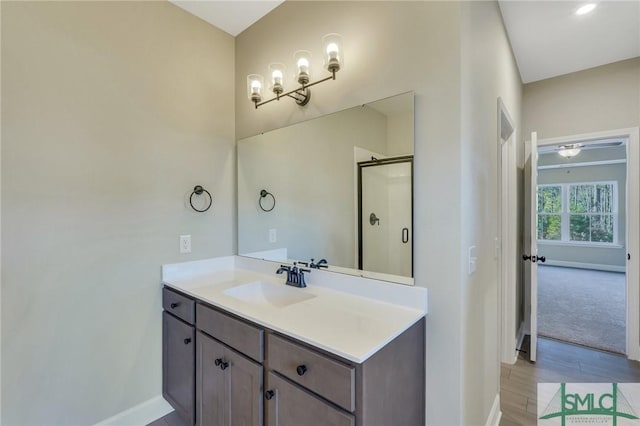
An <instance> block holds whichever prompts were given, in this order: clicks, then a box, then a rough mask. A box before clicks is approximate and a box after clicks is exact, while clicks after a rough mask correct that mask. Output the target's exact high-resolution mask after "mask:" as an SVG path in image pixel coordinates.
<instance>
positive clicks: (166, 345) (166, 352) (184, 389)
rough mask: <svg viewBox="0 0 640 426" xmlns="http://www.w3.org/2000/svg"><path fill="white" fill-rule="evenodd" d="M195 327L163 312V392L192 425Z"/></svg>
mask: <svg viewBox="0 0 640 426" xmlns="http://www.w3.org/2000/svg"><path fill="white" fill-rule="evenodd" d="M194 333H195V332H194V328H193V327H192V326H190V325H188V324H185V323H184V322H182V321H180V320H179V319H177V318H176V317H174V316H172V315H171V314H168V313H167V312H163V313H162V370H163V374H162V394H163V396H164V397H165V399H166V400H167V401H168V402H169V403H170V404H171V405H172V406H173V408H175V410H176V412H177V413H178V414H179V415H180V416H181V417H182V418H183V419H184V420H185V421H186V422H188V424H191V425H192V424H194V410H195V349H194V347H195V335H194Z"/></svg>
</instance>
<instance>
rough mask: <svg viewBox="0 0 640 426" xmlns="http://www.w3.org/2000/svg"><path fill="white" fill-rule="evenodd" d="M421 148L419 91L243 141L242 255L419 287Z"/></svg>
mask: <svg viewBox="0 0 640 426" xmlns="http://www.w3.org/2000/svg"><path fill="white" fill-rule="evenodd" d="M413 145H414V96H413V93H404V94H401V95H397V96H393V97H390V98H386V99H382V100H379V101H376V102H372V103H369V104H366V105H361V106H357V107H354V108H350V109H347V110H344V111H340V112H337V113H334V114H330V115H326V116H323V117H319V118H315V119H312V120H309V121H305V122H301V123H297V124H294V125H291V126H289V127H284V128H281V129H277V130H273V131H270V132H267V133H263V134H260V135H256V136H252V137H249V138H246V139H242V140H240V141H238V253H239V254H240V255H242V256H250V257H256V258H261V259H266V260H272V261H276V262H288V263H291V262H293V261H302V262H306V263H310V262H311V259H313V262H314V264H320V265H321V266H320V267H323V268H324V267H328V270H330V271H335V272H341V273H350V274H357V275H363V276H371V277H375V278H380V279H385V280H389V281H394V282H399V283H403V284H412V283H413V278H412V277H413ZM323 260H324V261H323ZM325 261H326V263H325Z"/></svg>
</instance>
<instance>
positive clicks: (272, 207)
mask: <svg viewBox="0 0 640 426" xmlns="http://www.w3.org/2000/svg"><path fill="white" fill-rule="evenodd" d="M268 195H271V198H272V199H273V205H272V206H271V208H270V209H265V208H264V206H263V205H262V199H263V198H266V197H267V196H268ZM258 204H259V205H260V208H261V209H262V211H265V212H270V211H271V210H273V209H274V208H275V207H276V197H274V196H273V194H272V193H270V192H269V191H267V190H266V189H263V190H262V191H260V198H258Z"/></svg>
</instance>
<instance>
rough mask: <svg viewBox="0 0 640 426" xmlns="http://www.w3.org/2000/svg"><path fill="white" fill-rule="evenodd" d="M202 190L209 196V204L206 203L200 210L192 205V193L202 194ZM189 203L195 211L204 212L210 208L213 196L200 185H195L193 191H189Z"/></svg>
mask: <svg viewBox="0 0 640 426" xmlns="http://www.w3.org/2000/svg"><path fill="white" fill-rule="evenodd" d="M203 192H206V194H207V195H208V196H209V205H207V207H205V208H204V209H202V210H200V209H197V208H195V207H194V205H193V196H194V195H202V193H203ZM189 204H191V208H192V209H194V210H195V211H197V212H198V213H203V212H206V211H207V210H209V208H211V204H213V197H212V196H211V194H210V193H209V191H207V190H206V189H204V188H203V187H202V186H200V185H196V186H195V187H194V188H193V192H192V193H191V196H190V197H189Z"/></svg>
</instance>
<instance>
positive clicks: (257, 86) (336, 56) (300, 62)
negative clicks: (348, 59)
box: [247, 33, 344, 108]
mask: <svg viewBox="0 0 640 426" xmlns="http://www.w3.org/2000/svg"><path fill="white" fill-rule="evenodd" d="M322 54H323V58H324V67H325V69H326V70H327V71H329V72H330V73H331V75H330V76H328V77H325V78H323V79H321V80H318V81H314V82H311V53H310V52H308V51H306V50H298V51H297V52H295V54H294V55H293V59H294V65H295V68H294V69H295V82H296V83H297V84H299V85H300V87H297V88H296V89H293V90H290V91H288V92H285V76H286V66H285V65H284V64H282V63H276V62H274V63H271V64H269V77H268V78H269V81H268V84H269V90H271V91H272V92H273V93H274V94H275V97H273V98H271V99H268V100H266V101H263V100H262V89H263V88H264V78H263V77H262V76H261V75H260V74H249V75H248V76H247V95H248V97H249V100H250V101H251V102H253V104H254V105H255V107H256V108H258V107H259V106H262V105H264V104H267V103H269V102H272V101H279V100H280V98H282V97H285V96H288V97H290V98H292V99H294V100H295V101H296V103H297V104H298V105H300V106H304V105H306V104H307V103H309V100H310V99H311V89H310V87H311V86H315V85H316V84H320V83H323V82H325V81H328V80H335V79H336V73H337V72H338V71H340V68H342V66H343V65H344V52H343V50H342V36H341V35H340V34H336V33H331V34H327V35H325V36H324V37H322Z"/></svg>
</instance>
